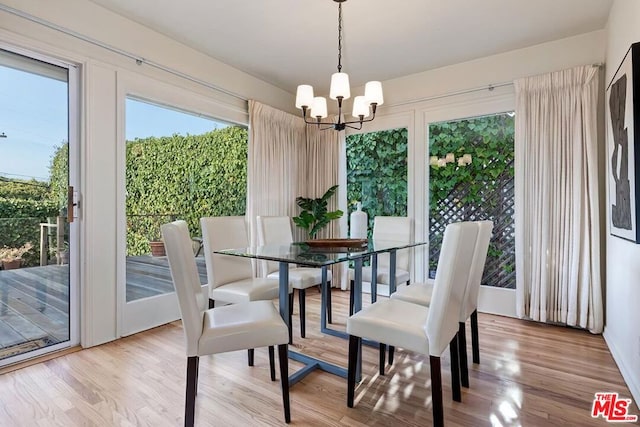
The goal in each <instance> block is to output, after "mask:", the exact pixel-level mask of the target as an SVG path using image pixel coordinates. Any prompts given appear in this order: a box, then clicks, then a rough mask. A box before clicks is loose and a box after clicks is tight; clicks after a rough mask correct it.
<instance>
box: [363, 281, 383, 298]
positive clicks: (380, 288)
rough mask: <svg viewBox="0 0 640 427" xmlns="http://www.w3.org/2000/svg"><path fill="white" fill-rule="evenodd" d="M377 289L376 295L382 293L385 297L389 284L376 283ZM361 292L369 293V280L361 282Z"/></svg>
mask: <svg viewBox="0 0 640 427" xmlns="http://www.w3.org/2000/svg"><path fill="white" fill-rule="evenodd" d="M376 287H377V288H378V289H377V291H378V292H377V294H378V295H382V296H385V297H388V296H389V285H381V284H378V285H376ZM362 293H363V294H370V293H371V283H369V282H362Z"/></svg>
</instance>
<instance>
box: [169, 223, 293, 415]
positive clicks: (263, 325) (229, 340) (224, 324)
mask: <svg viewBox="0 0 640 427" xmlns="http://www.w3.org/2000/svg"><path fill="white" fill-rule="evenodd" d="M161 230H162V237H163V239H164V243H165V246H166V252H167V257H168V259H169V268H170V270H171V277H172V279H173V283H174V287H175V290H176V294H177V295H178V302H179V304H180V313H181V314H182V326H183V329H184V334H185V341H186V353H187V381H186V393H185V394H186V396H185V416H184V425H185V426H186V427H191V426H193V424H194V418H195V398H196V394H197V392H198V371H199V369H198V366H199V361H200V357H201V356H206V355H211V354H217V353H225V352H229V351H236V350H245V349H250V348H256V347H269V367H270V371H271V380H272V381H275V364H274V346H276V345H277V346H278V359H279V362H280V381H281V384H282V401H283V406H284V418H285V422H287V423H289V422H290V421H291V413H290V404H289V372H288V360H289V359H288V348H287V343H288V340H289V333H288V328H287V325H286V323H285V322H284V321H283V320H282V318H281V317H280V314H279V313H278V311H277V310H276V308H275V307H274V305H273V303H272V302H270V301H250V302H249V301H247V302H241V303H238V304H232V305H227V306H223V307H217V308H212V309H208V310H207V309H206V305H207V296H206V295H205V294H204V292H203V291H202V288H201V285H200V278H199V275H198V268H197V266H196V260H195V258H194V256H193V250H192V243H191V242H192V241H191V238H190V237H189V228H188V226H187V223H186V222H185V221H174V222H172V223H169V224H164V225H162V227H161Z"/></svg>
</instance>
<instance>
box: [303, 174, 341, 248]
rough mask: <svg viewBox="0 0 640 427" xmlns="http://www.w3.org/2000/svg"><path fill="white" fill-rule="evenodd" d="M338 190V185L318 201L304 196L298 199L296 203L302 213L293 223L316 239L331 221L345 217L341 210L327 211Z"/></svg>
mask: <svg viewBox="0 0 640 427" xmlns="http://www.w3.org/2000/svg"><path fill="white" fill-rule="evenodd" d="M337 189H338V185H334V186H333V187H331V188H329V189H328V190H327V191H325V193H324V194H323V195H322V196H321V197H319V198H317V199H311V198H308V197H302V196H299V197H297V198H296V203H297V205H298V206H299V207H300V208H301V209H302V211H301V212H300V215H298V216H294V217H293V222H294V223H295V224H296V225H297V226H298V227H300V228H303V229H305V230H307V233H308V234H309V237H310V238H312V239H313V238H315V237H316V235H317V234H318V232H319V231H320V230H322V229H323V228H324V227H326V226H327V224H329V222H330V221H331V220H334V219H337V218H340V217H341V216H342V215H343V212H342V211H341V210H336V211H332V212H328V211H327V204H328V202H329V199H330V198H331V196H333V195H334V194H335V192H336V190H337Z"/></svg>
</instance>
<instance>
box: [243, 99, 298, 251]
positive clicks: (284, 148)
mask: <svg viewBox="0 0 640 427" xmlns="http://www.w3.org/2000/svg"><path fill="white" fill-rule="evenodd" d="M305 162H306V150H305V124H304V122H303V121H302V120H301V119H300V118H298V117H296V116H294V115H292V114H289V113H285V112H284V111H280V110H277V109H275V108H273V107H270V106H268V105H264V104H261V103H259V102H257V101H253V100H249V152H248V161H247V218H248V220H249V223H250V226H249V228H250V241H251V244H252V245H257V243H258V239H257V234H256V232H255V230H256V216H258V215H287V216H290V217H294V216H296V215H297V214H298V208H297V206H296V197H298V196H299V195H301V194H302V193H303V192H304V191H305V187H306V184H305V178H304V176H301V173H302V172H303V170H304V164H305ZM295 231H296V230H295V229H294V233H295ZM294 236H296V234H294ZM296 237H299V236H296Z"/></svg>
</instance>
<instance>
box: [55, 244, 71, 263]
mask: <svg viewBox="0 0 640 427" xmlns="http://www.w3.org/2000/svg"><path fill="white" fill-rule="evenodd" d="M57 258H58V264H59V265H65V264H69V242H64V243H62V248H60V252H58V254H57Z"/></svg>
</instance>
